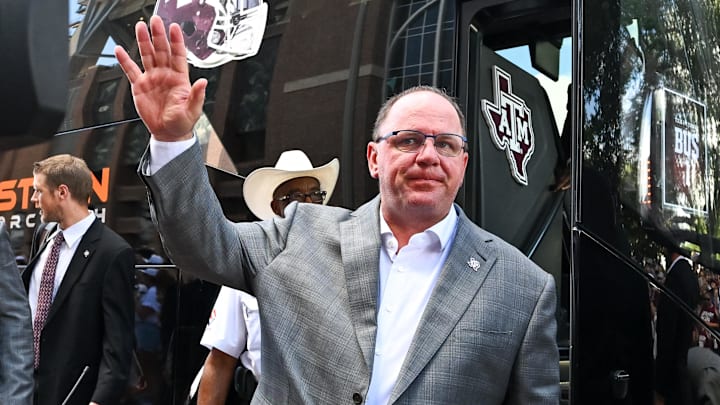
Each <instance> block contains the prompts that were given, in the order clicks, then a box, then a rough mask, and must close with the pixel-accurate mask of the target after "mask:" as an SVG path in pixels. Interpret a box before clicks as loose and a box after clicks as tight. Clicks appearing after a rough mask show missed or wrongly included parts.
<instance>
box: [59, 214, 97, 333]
mask: <svg viewBox="0 0 720 405" xmlns="http://www.w3.org/2000/svg"><path fill="white" fill-rule="evenodd" d="M102 230H103V224H102V222H100V220H99V219H95V221H94V222H93V223H92V225H90V228H88V230H87V232H85V235H83V237H82V238H81V239H80V242H79V244H78V247H77V250H75V254H74V255H73V257H72V260H70V264H69V265H68V269H67V271H66V272H65V276H64V277H63V280H62V282H61V283H60V288H59V289H58V292H57V294H56V295H55V299H54V300H53V302H52V305H51V306H50V312H48V317H47V320H46V321H45V323H46V324H47V323H49V322H50V320H51V319H52V317H53V315H54V314H55V313H56V312H57V311H58V308H60V307H61V306H62V303H63V301H65V299H66V298H67V297H68V295H69V294H70V292H71V291H72V288H73V286H74V285H75V283H77V281H78V279H79V278H80V276H81V275H82V274H83V272H84V271H85V269H86V268H87V264H88V263H89V262H90V259H91V258H92V255H93V253H94V252H95V245H96V244H97V242H98V240H100V235H101V234H102Z"/></svg>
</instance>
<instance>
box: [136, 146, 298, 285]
mask: <svg viewBox="0 0 720 405" xmlns="http://www.w3.org/2000/svg"><path fill="white" fill-rule="evenodd" d="M150 158H151V156H149V152H147V151H146V153H145V155H144V156H143V157H142V159H141V160H140V167H139V169H138V172H139V175H140V177H141V179H142V180H143V181H144V182H145V185H146V187H147V189H148V200H149V203H150V215H151V217H152V219H153V222H155V225H156V226H157V228H158V231H159V233H160V236H161V239H162V243H163V247H164V248H165V252H166V253H167V254H168V256H169V257H170V259H171V260H172V262H173V263H174V264H175V265H176V266H178V268H180V270H183V271H188V272H190V273H193V274H195V275H196V276H198V277H200V278H202V279H204V280H208V281H210V282H213V283H215V284H221V285H227V286H229V287H232V288H235V289H238V290H242V291H246V292H248V293H250V294H251V295H255V293H254V287H253V279H254V276H255V274H256V272H257V269H263V268H265V266H266V265H267V264H268V263H269V262H270V261H271V260H272V259H273V258H274V257H275V256H277V255H278V254H279V253H280V252H281V251H282V249H283V248H284V245H285V240H286V239H287V233H288V231H289V224H290V223H291V219H290V218H289V217H290V215H289V214H287V213H286V218H285V219H277V218H274V219H272V220H269V221H263V222H246V223H234V222H232V221H230V220H228V219H227V218H226V217H225V214H224V213H223V210H222V207H221V206H220V202H219V201H218V199H217V196H216V195H215V191H214V190H213V189H212V187H211V185H210V181H209V179H208V174H207V169H206V168H205V165H204V163H203V159H202V151H201V149H200V146H199V145H198V144H197V143H195V144H194V145H193V146H192V147H191V148H190V149H188V150H186V151H185V152H183V153H182V154H180V155H179V156H178V157H176V158H175V159H173V160H171V161H170V162H169V163H167V164H166V165H165V166H163V167H162V168H161V169H160V170H158V172H157V173H155V174H153V175H152V176H150V175H146V174H145V173H147V171H146V169H145V168H146V167H147V165H148V164H149V160H150Z"/></svg>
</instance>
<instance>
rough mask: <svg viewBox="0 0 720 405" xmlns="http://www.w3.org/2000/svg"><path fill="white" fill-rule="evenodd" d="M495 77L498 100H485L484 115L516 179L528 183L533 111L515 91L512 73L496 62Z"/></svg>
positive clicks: (523, 183) (525, 184)
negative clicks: (498, 65)
mask: <svg viewBox="0 0 720 405" xmlns="http://www.w3.org/2000/svg"><path fill="white" fill-rule="evenodd" d="M493 78H494V91H493V93H494V97H495V100H494V102H491V101H489V100H482V105H481V109H482V112H483V116H484V117H485V121H486V123H487V125H488V128H489V129H490V137H491V138H492V141H493V143H494V144H495V146H496V147H497V148H498V149H499V150H501V151H502V150H504V151H505V155H506V157H507V160H508V163H509V164H510V173H511V174H512V177H513V179H515V181H516V182H518V183H520V184H522V185H524V186H527V185H528V177H527V164H528V162H529V161H530V157H531V156H532V154H533V152H534V151H535V134H534V133H533V127H532V111H530V108H528V106H527V104H526V103H525V100H523V99H521V98H520V97H518V96H517V95H515V94H513V90H512V77H511V76H510V75H509V74H508V73H507V72H505V71H504V70H502V69H501V68H499V67H497V66H493Z"/></svg>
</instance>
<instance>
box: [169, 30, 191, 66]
mask: <svg viewBox="0 0 720 405" xmlns="http://www.w3.org/2000/svg"><path fill="white" fill-rule="evenodd" d="M170 55H171V56H170V66H171V67H172V68H173V69H175V70H176V71H179V72H182V73H185V74H187V72H188V63H187V50H186V49H185V39H184V38H183V34H182V30H181V29H180V26H179V25H177V24H171V25H170Z"/></svg>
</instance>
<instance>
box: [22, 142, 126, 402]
mask: <svg viewBox="0 0 720 405" xmlns="http://www.w3.org/2000/svg"><path fill="white" fill-rule="evenodd" d="M91 192H92V174H91V172H90V169H89V168H88V167H87V165H86V164H85V162H84V161H83V160H82V159H79V158H77V157H74V156H70V155H56V156H51V157H49V158H47V159H45V160H42V161H39V162H35V163H34V164H33V194H32V197H31V199H30V200H31V202H33V203H34V204H35V207H36V208H37V209H38V210H39V211H40V212H39V215H40V218H41V220H42V222H43V223H47V224H49V225H50V224H51V225H52V226H47V227H44V228H45V229H44V230H43V232H44V234H46V235H47V237H45V238H41V240H40V243H39V249H38V252H37V254H36V255H35V256H34V257H33V258H32V259H31V260H30V262H29V264H28V266H27V267H26V268H25V270H24V271H23V273H22V278H23V281H24V283H25V287H26V288H27V289H28V297H29V301H30V309H31V312H32V319H33V342H34V345H33V346H34V353H35V356H34V368H35V393H34V404H35V405H58V404H63V403H64V404H67V405H74V404H78V405H87V404H88V403H90V404H100V405H111V404H115V403H117V402H118V400H119V399H120V398H121V397H122V395H123V393H124V392H125V391H126V389H127V384H128V376H129V373H130V364H131V358H132V350H133V340H134V339H133V323H134V317H133V313H134V310H133V309H134V306H133V271H134V259H135V255H134V253H133V250H132V248H131V247H130V245H128V243H127V242H125V240H123V239H122V238H121V237H120V236H118V235H117V234H116V233H115V232H113V231H112V230H110V229H109V228H108V227H106V226H105V225H104V224H103V223H102V222H101V221H100V220H99V219H98V218H96V217H95V215H94V214H93V213H92V212H91V211H90V210H89V209H88V202H89V200H90V194H91ZM50 228H52V229H50ZM63 401H66V402H63Z"/></svg>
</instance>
